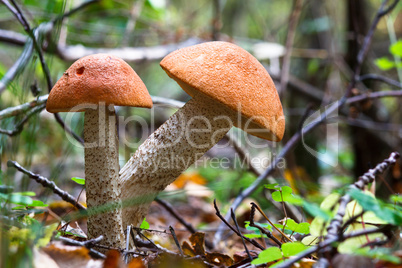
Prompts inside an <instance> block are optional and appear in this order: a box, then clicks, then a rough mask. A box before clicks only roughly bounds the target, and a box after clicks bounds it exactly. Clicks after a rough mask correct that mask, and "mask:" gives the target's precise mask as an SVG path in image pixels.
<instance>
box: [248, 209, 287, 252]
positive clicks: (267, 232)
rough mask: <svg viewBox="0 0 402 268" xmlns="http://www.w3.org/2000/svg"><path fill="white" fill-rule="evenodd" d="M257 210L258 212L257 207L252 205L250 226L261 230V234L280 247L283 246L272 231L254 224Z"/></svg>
mask: <svg viewBox="0 0 402 268" xmlns="http://www.w3.org/2000/svg"><path fill="white" fill-rule="evenodd" d="M255 210H256V208H255V206H253V205H251V213H250V226H251V227H255V228H257V229H258V230H260V232H261V233H263V234H265V235H266V236H267V237H268V238H270V239H272V240H273V241H274V242H275V243H276V244H277V245H278V246H279V247H280V246H281V245H282V242H281V241H279V240H278V239H277V238H276V237H275V236H274V235H273V234H272V233H271V232H270V231H268V230H266V229H264V228H262V227H261V226H259V225H258V224H256V223H255V222H254V215H255Z"/></svg>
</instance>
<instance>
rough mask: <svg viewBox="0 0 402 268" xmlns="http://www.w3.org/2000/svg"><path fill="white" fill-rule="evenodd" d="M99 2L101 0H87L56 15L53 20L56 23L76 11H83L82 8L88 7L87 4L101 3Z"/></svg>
mask: <svg viewBox="0 0 402 268" xmlns="http://www.w3.org/2000/svg"><path fill="white" fill-rule="evenodd" d="M99 2H100V0H89V1H85V2H83V3H82V4H81V5H79V6H76V7H75V8H73V9H71V10H70V11H68V12H66V13H64V14H63V15H61V16H58V17H56V18H55V19H53V20H52V21H51V22H52V23H56V22H59V21H62V20H64V19H65V18H67V17H70V16H71V15H73V14H75V13H76V12H78V11H81V9H84V8H85V7H87V6H89V5H91V4H95V3H99Z"/></svg>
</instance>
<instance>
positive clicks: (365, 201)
mask: <svg viewBox="0 0 402 268" xmlns="http://www.w3.org/2000/svg"><path fill="white" fill-rule="evenodd" d="M349 194H350V195H351V196H352V197H353V198H354V199H356V201H357V202H358V203H359V205H361V206H362V207H363V209H364V210H365V211H372V212H374V213H375V214H376V215H377V216H378V217H379V218H381V220H383V221H386V222H387V223H389V224H392V225H396V226H400V225H402V207H400V206H396V205H389V204H386V203H384V202H382V201H380V200H378V199H376V198H374V197H372V196H370V195H368V194H365V193H363V192H362V191H360V190H357V189H352V190H351V191H349Z"/></svg>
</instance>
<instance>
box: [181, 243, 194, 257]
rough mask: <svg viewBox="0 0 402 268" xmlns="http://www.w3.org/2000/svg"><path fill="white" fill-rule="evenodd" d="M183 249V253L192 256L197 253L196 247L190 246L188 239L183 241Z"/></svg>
mask: <svg viewBox="0 0 402 268" xmlns="http://www.w3.org/2000/svg"><path fill="white" fill-rule="evenodd" d="M181 249H182V250H183V253H184V254H185V255H188V256H190V257H194V256H195V255H197V254H195V252H194V249H193V248H192V247H191V246H190V244H189V243H188V242H187V241H184V242H183V244H182V245H181Z"/></svg>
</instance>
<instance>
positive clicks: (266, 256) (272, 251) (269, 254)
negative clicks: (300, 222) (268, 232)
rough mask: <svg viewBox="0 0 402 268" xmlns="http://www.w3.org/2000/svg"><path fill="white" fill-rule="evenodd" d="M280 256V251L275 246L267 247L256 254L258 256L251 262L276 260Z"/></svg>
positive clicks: (262, 262)
mask: <svg viewBox="0 0 402 268" xmlns="http://www.w3.org/2000/svg"><path fill="white" fill-rule="evenodd" d="M281 258H282V251H281V249H279V248H277V247H270V248H267V249H265V250H263V251H261V252H260V254H258V258H256V259H254V260H253V261H252V262H251V264H254V265H260V264H264V263H268V262H272V261H276V260H279V259H281Z"/></svg>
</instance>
